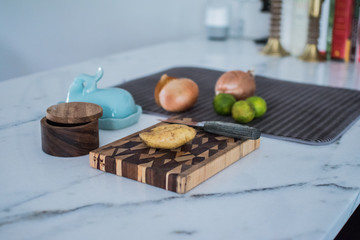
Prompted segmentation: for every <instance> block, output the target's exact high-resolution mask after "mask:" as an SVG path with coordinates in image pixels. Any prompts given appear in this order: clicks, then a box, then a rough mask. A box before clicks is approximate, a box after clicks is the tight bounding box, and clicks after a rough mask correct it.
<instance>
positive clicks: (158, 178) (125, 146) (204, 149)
mask: <svg viewBox="0 0 360 240" xmlns="http://www.w3.org/2000/svg"><path fill="white" fill-rule="evenodd" d="M165 124H167V123H159V124H157V125H155V126H159V125H165ZM155 126H152V127H150V128H148V129H145V130H143V131H148V130H150V129H151V128H154V127H155ZM196 130H197V134H196V136H195V138H194V139H193V140H192V141H191V142H188V143H186V144H185V145H183V146H181V147H179V148H176V149H156V148H149V147H147V146H146V145H145V144H144V143H143V142H142V141H141V139H140V137H139V133H140V132H137V133H135V134H133V135H130V136H128V137H125V138H123V139H120V140H117V141H115V142H113V143H110V144H108V145H106V146H103V147H101V148H99V149H96V150H94V151H92V152H90V165H91V167H93V168H97V169H99V170H102V171H105V172H109V173H113V174H116V175H119V176H123V177H127V178H130V179H133V180H136V181H139V182H143V183H146V184H150V185H153V186H157V187H160V188H163V189H166V190H170V191H174V192H178V193H185V192H187V191H189V190H190V189H192V188H193V187H195V186H196V185H198V184H200V183H201V182H203V181H205V180H206V179H207V178H209V177H211V176H212V175H214V174H216V173H217V172H219V171H221V170H222V169H224V168H225V167H227V166H228V165H230V164H232V163H233V162H235V161H237V160H239V159H240V158H241V157H242V156H244V155H246V154H248V153H250V152H251V151H253V150H255V149H256V148H257V147H258V146H259V143H260V142H259V140H247V141H243V140H238V139H234V138H229V137H224V136H219V135H214V134H211V133H207V132H204V131H203V130H201V129H196ZM141 132H142V131H141Z"/></svg>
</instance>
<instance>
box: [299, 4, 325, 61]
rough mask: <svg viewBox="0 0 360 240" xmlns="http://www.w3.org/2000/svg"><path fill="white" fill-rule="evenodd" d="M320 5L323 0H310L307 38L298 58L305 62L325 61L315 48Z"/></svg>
mask: <svg viewBox="0 0 360 240" xmlns="http://www.w3.org/2000/svg"><path fill="white" fill-rule="evenodd" d="M322 3H323V0H310V8H309V28H308V38H307V43H306V45H305V49H304V52H303V53H302V54H301V55H300V57H299V58H300V59H301V60H304V61H307V62H319V61H325V56H322V55H321V54H320V53H319V50H318V47H317V45H318V38H319V33H320V16H321V5H322Z"/></svg>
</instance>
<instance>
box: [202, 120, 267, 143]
mask: <svg viewBox="0 0 360 240" xmlns="http://www.w3.org/2000/svg"><path fill="white" fill-rule="evenodd" d="M204 130H205V131H206V132H210V133H215V134H218V135H223V136H227V137H233V138H240V139H258V138H259V137H260V135H261V132H260V130H259V129H257V128H254V127H249V126H245V125H241V124H237V123H228V122H220V121H206V122H205V123H204Z"/></svg>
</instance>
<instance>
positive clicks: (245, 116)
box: [231, 100, 255, 123]
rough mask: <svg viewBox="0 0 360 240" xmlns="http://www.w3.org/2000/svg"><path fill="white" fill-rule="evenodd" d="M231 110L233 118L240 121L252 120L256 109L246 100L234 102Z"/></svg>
mask: <svg viewBox="0 0 360 240" xmlns="http://www.w3.org/2000/svg"><path fill="white" fill-rule="evenodd" d="M231 112H232V117H233V119H234V120H235V121H237V122H239V123H248V122H251V121H252V120H253V119H254V117H255V111H254V109H252V108H251V107H250V105H249V104H248V103H247V102H246V101H244V100H240V101H237V102H236V103H234V105H233V107H232V111H231Z"/></svg>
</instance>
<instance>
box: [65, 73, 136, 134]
mask: <svg viewBox="0 0 360 240" xmlns="http://www.w3.org/2000/svg"><path fill="white" fill-rule="evenodd" d="M103 74H104V71H103V70H102V68H99V69H98V71H97V73H96V74H95V75H88V74H80V75H78V76H77V77H76V78H75V79H74V81H73V83H72V84H71V86H70V89H69V92H68V95H67V99H66V102H91V103H95V104H98V105H100V106H101V107H102V108H103V116H102V117H101V118H100V120H99V127H100V128H101V129H120V128H124V127H127V126H130V125H132V124H134V123H136V122H137V121H138V119H139V117H140V115H141V112H142V110H141V107H140V106H138V105H135V102H134V99H133V97H132V95H131V94H130V93H129V92H128V91H126V90H124V89H121V88H103V89H98V88H97V82H98V81H99V80H100V79H101V78H102V76H103Z"/></svg>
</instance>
